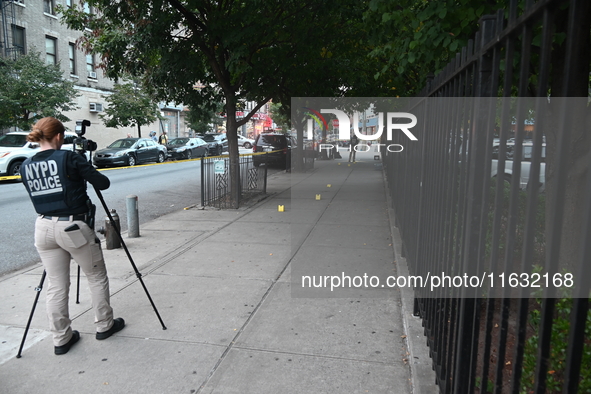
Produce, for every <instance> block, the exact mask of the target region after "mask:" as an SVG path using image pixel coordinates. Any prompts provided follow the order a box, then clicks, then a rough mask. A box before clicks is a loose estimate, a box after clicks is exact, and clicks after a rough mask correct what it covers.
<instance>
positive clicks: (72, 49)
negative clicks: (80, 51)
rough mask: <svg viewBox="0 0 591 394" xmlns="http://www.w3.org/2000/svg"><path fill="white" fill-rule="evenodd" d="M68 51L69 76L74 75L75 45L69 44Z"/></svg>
mask: <svg viewBox="0 0 591 394" xmlns="http://www.w3.org/2000/svg"><path fill="white" fill-rule="evenodd" d="M68 51H69V56H70V74H72V75H76V44H74V43H70V45H69V48H68Z"/></svg>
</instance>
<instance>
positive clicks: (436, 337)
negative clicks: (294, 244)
mask: <svg viewBox="0 0 591 394" xmlns="http://www.w3.org/2000/svg"><path fill="white" fill-rule="evenodd" d="M590 21H591V3H590V2H588V1H587V0H571V1H564V0H539V1H537V2H534V1H521V2H520V1H511V5H510V8H509V9H508V10H500V11H499V12H498V13H497V14H496V15H489V16H485V17H483V18H482V19H481V21H480V31H479V32H478V34H477V35H476V37H475V38H474V40H470V41H469V43H468V46H467V47H465V48H463V49H462V51H461V53H459V54H457V56H456V58H455V59H454V60H453V61H452V62H451V63H450V64H449V65H448V66H447V67H446V68H445V69H444V70H443V71H442V72H441V73H440V74H439V75H437V76H436V77H434V78H431V79H430V80H429V82H428V84H427V86H426V87H425V89H424V90H423V91H422V92H421V94H420V95H418V97H416V98H414V99H413V104H412V105H411V107H410V108H409V112H412V113H413V114H415V115H416V116H417V118H418V119H419V120H421V121H420V122H419V123H418V125H417V127H416V128H415V129H413V131H415V130H416V132H417V137H418V142H417V143H416V144H407V143H406V142H407V141H406V140H405V141H404V142H405V150H404V154H399V153H391V152H388V151H387V150H386V149H385V148H382V158H383V162H384V169H385V173H386V177H387V181H388V187H389V190H390V194H391V196H392V201H393V202H392V204H393V209H394V211H395V217H396V221H397V223H396V225H397V227H398V228H399V229H400V233H401V237H402V241H403V250H402V253H403V255H404V257H406V260H407V263H408V265H409V271H410V273H411V274H414V275H420V276H422V277H427V275H429V274H432V273H434V272H440V273H441V272H446V273H448V274H449V275H450V276H453V275H456V276H463V275H466V277H473V276H474V277H479V278H483V279H487V280H486V281H484V280H483V281H482V282H480V283H481V284H484V286H480V287H476V288H474V286H458V287H454V286H450V287H449V288H443V287H438V288H435V289H420V288H419V289H415V314H416V315H417V316H420V317H421V318H422V321H423V325H424V328H425V335H426V337H427V343H428V345H429V347H430V352H431V357H432V361H433V368H434V370H435V372H436V377H437V378H436V379H437V384H438V385H439V388H440V392H441V393H458V394H464V393H492V392H494V393H516V394H517V393H536V394H541V393H555V392H562V393H577V392H591V337H590V336H591V315H590V312H589V294H590V293H589V292H590V282H591V280H589V278H590V277H591V276H590V274H591V263H590V262H591V153H590V151H591V149H590V148H591V132H590V130H589V125H588V122H587V120H586V119H587V118H588V117H589V115H588V109H587V108H588V98H587V97H588V95H589V63H590V58H589V55H588V53H589V45H590V43H589V36H590V34H589V33H590ZM526 97H529V98H528V99H525V98H526ZM576 97H579V98H576ZM398 138H401V137H399V136H396V135H395V136H394V137H393V138H392V140H391V141H388V142H389V143H397V142H402V140H399V139H398ZM524 164H527V167H524ZM524 168H527V177H526V182H524V181H523V179H524V173H525V170H524ZM417 218H418V220H417ZM567 274H571V275H572V276H570V277H566V275H567ZM489 275H492V276H489ZM511 275H514V276H511ZM515 275H516V276H515ZM535 275H537V276H535ZM536 277H537V278H541V279H542V283H540V282H538V285H539V284H542V286H540V287H535V286H533V284H534V283H532V279H533V278H536ZM501 278H502V279H503V280H504V283H501ZM556 278H559V279H560V283H558V282H556ZM567 278H569V279H572V282H569V283H568V285H570V286H566V283H565V282H564V280H565V279H567ZM488 279H491V280H488ZM492 279H495V282H494V283H493V282H492ZM526 279H527V280H528V281H527V282H526V281H525V280H526ZM548 279H550V280H548ZM510 280H512V282H510ZM552 281H554V282H552ZM502 285H503V286H502Z"/></svg>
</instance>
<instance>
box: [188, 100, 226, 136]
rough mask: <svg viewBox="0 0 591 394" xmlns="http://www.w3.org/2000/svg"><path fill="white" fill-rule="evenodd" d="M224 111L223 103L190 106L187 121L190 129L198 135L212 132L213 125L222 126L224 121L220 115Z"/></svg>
mask: <svg viewBox="0 0 591 394" xmlns="http://www.w3.org/2000/svg"><path fill="white" fill-rule="evenodd" d="M223 110H224V104H223V103H215V102H211V103H203V104H201V105H197V106H193V105H189V112H188V113H187V117H186V121H187V124H188V125H189V127H190V128H191V129H192V130H194V131H195V132H196V133H197V134H204V133H207V132H210V131H212V130H211V125H212V124H214V125H221V124H222V123H223V119H222V118H221V117H220V113H221V112H222V111H223Z"/></svg>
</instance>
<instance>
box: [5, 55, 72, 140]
mask: <svg viewBox="0 0 591 394" xmlns="http://www.w3.org/2000/svg"><path fill="white" fill-rule="evenodd" d="M77 96H78V93H77V91H76V89H75V88H74V84H73V83H72V82H70V81H67V80H64V79H63V73H62V71H61V70H60V67H59V65H50V64H46V63H44V62H43V60H42V59H41V57H40V54H39V52H35V51H30V52H29V53H28V54H26V55H22V56H19V57H18V58H16V59H15V60H12V59H5V58H0V128H7V127H13V126H17V127H19V128H21V129H23V130H28V129H29V128H30V126H31V125H32V124H33V123H34V122H35V121H37V120H38V119H41V118H43V117H45V116H53V117H55V118H57V119H59V120H61V121H62V122H67V121H69V120H70V119H68V118H67V117H66V116H65V115H63V112H65V111H70V110H73V109H75V108H76V104H75V102H74V100H75V98H76V97H77Z"/></svg>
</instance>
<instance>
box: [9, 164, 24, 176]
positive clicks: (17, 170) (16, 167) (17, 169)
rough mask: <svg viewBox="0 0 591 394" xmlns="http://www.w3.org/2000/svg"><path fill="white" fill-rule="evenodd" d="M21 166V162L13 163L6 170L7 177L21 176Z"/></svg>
mask: <svg viewBox="0 0 591 394" xmlns="http://www.w3.org/2000/svg"><path fill="white" fill-rule="evenodd" d="M22 164H23V162H22V161H15V162H13V163H12V164H11V165H10V168H8V175H9V176H17V175H20V174H21V165H22Z"/></svg>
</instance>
